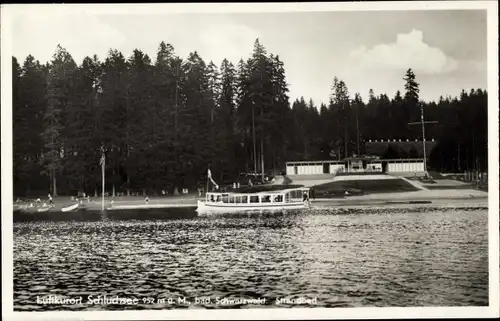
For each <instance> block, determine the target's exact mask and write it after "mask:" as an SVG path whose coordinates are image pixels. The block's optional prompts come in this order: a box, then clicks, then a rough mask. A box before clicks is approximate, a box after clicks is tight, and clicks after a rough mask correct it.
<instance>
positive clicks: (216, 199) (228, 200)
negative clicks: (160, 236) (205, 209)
mask: <svg viewBox="0 0 500 321" xmlns="http://www.w3.org/2000/svg"><path fill="white" fill-rule="evenodd" d="M205 200H206V202H207V203H223V204H272V203H281V204H283V203H292V202H303V201H305V200H309V188H296V189H289V190H281V191H269V192H259V193H212V192H210V193H207V194H206V196H205Z"/></svg>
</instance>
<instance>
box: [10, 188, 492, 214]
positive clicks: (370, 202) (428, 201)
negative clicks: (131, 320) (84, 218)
mask: <svg viewBox="0 0 500 321" xmlns="http://www.w3.org/2000/svg"><path fill="white" fill-rule="evenodd" d="M124 198H125V199H124ZM108 199H110V198H108ZM198 199H203V197H198V196H183V197H182V196H181V197H158V198H152V199H150V200H149V203H148V204H145V203H144V200H143V199H142V198H140V197H120V198H116V201H115V204H114V206H113V207H112V208H111V207H108V205H109V200H108V201H107V202H106V201H105V212H115V211H134V210H152V209H157V210H161V209H165V210H168V209H174V208H196V207H197V200H198ZM310 202H311V208H313V209H314V208H316V209H319V208H335V207H342V208H346V209H347V208H352V209H355V208H360V209H362V208H366V207H368V206H377V207H386V208H387V207H391V208H408V207H412V208H415V207H442V208H449V207H450V206H451V207H455V208H468V207H481V208H486V209H487V208H488V193H485V192H482V191H477V190H443V191H435V190H434V191H416V192H401V193H385V194H384V193H381V194H368V195H361V196H359V195H358V196H344V197H339V198H315V199H311V201H310ZM72 204H75V203H74V202H66V203H61V204H57V203H56V205H55V206H54V207H52V208H50V209H49V210H48V211H44V212H38V209H39V208H40V207H33V208H29V209H28V208H19V207H18V208H16V206H15V205H14V207H13V211H14V212H21V213H23V214H33V215H36V214H50V213H71V212H101V211H102V208H101V206H102V205H101V202H100V201H97V200H91V201H90V202H88V201H83V204H81V205H80V207H79V208H78V209H76V210H74V211H70V212H62V210H61V209H62V208H63V207H67V206H69V205H72ZM24 206H26V205H24Z"/></svg>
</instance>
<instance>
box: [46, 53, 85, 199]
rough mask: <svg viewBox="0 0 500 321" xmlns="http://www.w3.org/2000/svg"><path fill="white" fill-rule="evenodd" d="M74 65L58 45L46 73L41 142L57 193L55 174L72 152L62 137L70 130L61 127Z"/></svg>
mask: <svg viewBox="0 0 500 321" xmlns="http://www.w3.org/2000/svg"><path fill="white" fill-rule="evenodd" d="M76 68H77V66H76V64H75V62H74V60H73V58H72V57H71V55H70V54H69V53H68V52H67V51H66V49H64V48H62V47H61V46H59V45H58V46H57V49H56V52H55V54H54V56H53V60H52V63H51V66H50V71H49V74H48V77H47V97H46V98H47V109H46V112H45V116H44V119H45V130H44V132H43V133H42V137H43V140H44V142H45V153H44V155H43V159H44V165H45V168H46V172H47V173H48V174H49V175H50V177H51V191H52V194H53V195H54V196H56V195H57V175H58V174H61V173H62V172H63V170H64V169H63V164H64V163H63V162H62V160H63V158H64V157H65V155H66V156H67V155H71V153H72V152H73V151H72V148H73V145H72V142H71V141H69V142H68V141H66V139H65V138H66V137H65V136H67V135H70V134H72V133H71V131H68V130H65V129H66V127H65V125H66V116H67V115H66V114H67V113H68V114H69V113H71V112H72V108H73V104H74V101H73V97H74V86H75V70H76ZM67 128H68V129H69V128H70V127H67Z"/></svg>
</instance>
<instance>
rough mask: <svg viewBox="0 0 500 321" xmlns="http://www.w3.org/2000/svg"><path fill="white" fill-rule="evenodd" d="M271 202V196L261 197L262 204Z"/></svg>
mask: <svg viewBox="0 0 500 321" xmlns="http://www.w3.org/2000/svg"><path fill="white" fill-rule="evenodd" d="M270 202H271V196H270V195H263V196H262V203H270Z"/></svg>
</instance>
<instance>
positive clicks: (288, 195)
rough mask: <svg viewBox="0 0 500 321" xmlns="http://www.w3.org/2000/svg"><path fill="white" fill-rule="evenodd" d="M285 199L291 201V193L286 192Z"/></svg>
mask: <svg viewBox="0 0 500 321" xmlns="http://www.w3.org/2000/svg"><path fill="white" fill-rule="evenodd" d="M285 200H286V201H287V202H290V193H286V195H285Z"/></svg>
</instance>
